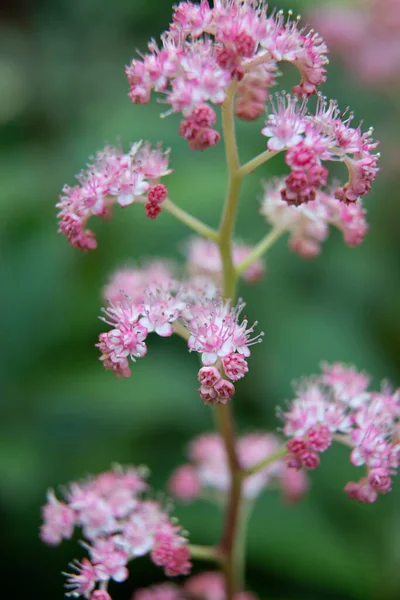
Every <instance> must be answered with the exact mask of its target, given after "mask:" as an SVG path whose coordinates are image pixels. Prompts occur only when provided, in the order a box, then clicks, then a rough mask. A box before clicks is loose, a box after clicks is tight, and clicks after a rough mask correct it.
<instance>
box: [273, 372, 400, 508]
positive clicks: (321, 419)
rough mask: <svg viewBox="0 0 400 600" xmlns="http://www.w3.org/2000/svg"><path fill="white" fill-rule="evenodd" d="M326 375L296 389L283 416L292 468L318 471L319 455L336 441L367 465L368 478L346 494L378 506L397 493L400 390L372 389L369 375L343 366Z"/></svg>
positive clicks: (353, 460)
mask: <svg viewBox="0 0 400 600" xmlns="http://www.w3.org/2000/svg"><path fill="white" fill-rule="evenodd" d="M322 370H323V372H322V375H320V376H315V377H313V378H310V379H309V380H305V381H303V382H302V383H301V384H300V385H299V386H297V387H296V388H295V391H296V398H295V399H294V401H293V402H292V403H291V405H290V407H289V410H288V411H287V412H285V413H283V415H282V416H283V420H284V427H283V432H284V434H285V435H286V436H287V437H289V438H290V439H289V441H288V442H287V449H288V451H289V453H290V454H289V458H288V465H289V467H292V468H296V469H298V468H299V467H300V466H304V467H305V468H306V469H315V468H316V467H317V466H318V464H319V456H318V454H319V453H321V452H325V451H326V450H327V449H328V448H329V446H330V445H331V443H332V440H336V441H340V442H342V443H343V444H345V445H346V446H349V447H350V448H351V451H350V462H351V463H352V464H353V465H354V466H356V467H360V466H364V467H365V468H366V470H367V476H366V477H365V478H363V479H361V480H360V481H359V482H358V483H349V484H347V486H346V487H345V491H346V492H347V494H348V495H349V497H351V498H356V499H357V500H359V501H360V502H374V501H375V500H376V499H377V497H378V494H379V493H380V494H385V493H387V492H389V491H390V489H391V482H392V479H391V478H392V476H393V475H394V474H395V473H396V471H397V469H398V468H399V466H400V462H399V452H398V448H399V446H398V420H399V418H400V392H399V391H395V392H392V391H391V390H390V388H389V387H388V386H387V385H384V386H383V387H382V389H381V391H379V392H370V391H368V389H367V388H368V383H369V377H368V376H367V375H366V374H365V373H360V372H358V371H356V369H355V368H354V367H348V366H345V365H342V364H341V363H334V364H331V365H330V364H326V363H323V365H322Z"/></svg>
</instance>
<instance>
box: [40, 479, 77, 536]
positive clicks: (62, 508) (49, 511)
mask: <svg viewBox="0 0 400 600" xmlns="http://www.w3.org/2000/svg"><path fill="white" fill-rule="evenodd" d="M42 516H43V521H44V523H43V525H42V528H41V530H40V537H41V539H42V540H43V542H45V543H46V544H51V545H57V544H60V543H61V541H62V540H63V538H64V539H70V538H71V537H72V534H73V532H74V527H75V521H76V514H75V512H74V511H73V510H72V509H71V508H70V507H69V506H68V504H65V503H64V502H60V501H59V500H57V498H56V497H55V494H54V492H53V490H49V492H48V494H47V504H45V505H44V506H43V508H42Z"/></svg>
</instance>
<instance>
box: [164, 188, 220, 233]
mask: <svg viewBox="0 0 400 600" xmlns="http://www.w3.org/2000/svg"><path fill="white" fill-rule="evenodd" d="M162 207H163V208H165V210H167V211H168V212H169V213H170V214H171V215H173V216H174V217H176V218H177V219H178V220H179V221H182V223H185V225H187V226H188V227H190V229H193V231H196V232H197V233H199V234H200V235H202V236H203V237H205V238H207V239H209V240H214V241H217V240H218V232H217V231H215V229H212V228H211V227H209V226H208V225H206V224H205V223H203V222H202V221H200V220H199V219H196V217H193V216H192V215H190V214H189V213H187V212H186V211H185V210H183V209H182V208H179V206H177V205H176V204H174V203H173V202H172V201H171V200H170V199H169V198H167V199H166V200H164V202H163V203H162Z"/></svg>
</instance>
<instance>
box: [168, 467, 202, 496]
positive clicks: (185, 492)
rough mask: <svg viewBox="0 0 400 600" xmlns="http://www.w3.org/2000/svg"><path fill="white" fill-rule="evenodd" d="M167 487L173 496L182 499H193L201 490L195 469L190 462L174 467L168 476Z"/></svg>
mask: <svg viewBox="0 0 400 600" xmlns="http://www.w3.org/2000/svg"><path fill="white" fill-rule="evenodd" d="M168 487H169V490H170V492H171V494H172V495H173V496H175V497H176V498H179V499H180V500H183V501H191V500H194V499H195V498H197V497H198V495H199V494H200V491H201V484H200V481H199V478H198V476H197V473H196V470H195V469H194V468H193V467H192V465H190V464H187V465H182V466H181V467H178V468H177V469H175V471H174V472H173V474H172V475H171V477H170V480H169V484H168Z"/></svg>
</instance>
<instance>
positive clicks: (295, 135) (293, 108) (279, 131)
mask: <svg viewBox="0 0 400 600" xmlns="http://www.w3.org/2000/svg"><path fill="white" fill-rule="evenodd" d="M271 107H272V113H271V114H269V115H268V118H267V121H266V126H265V127H264V129H262V130H261V133H262V134H263V135H265V136H267V137H269V138H270V139H269V140H268V144H267V147H268V150H271V151H275V152H279V151H280V150H283V149H284V148H291V147H292V146H295V145H296V144H298V143H299V142H301V140H302V136H301V134H303V133H304V131H305V127H306V124H305V120H304V114H305V111H306V108H307V105H306V103H305V102H304V101H303V102H301V103H299V100H298V98H296V97H294V98H293V97H291V96H289V95H287V96H283V95H278V94H277V95H276V105H275V104H274V103H273V102H271Z"/></svg>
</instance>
